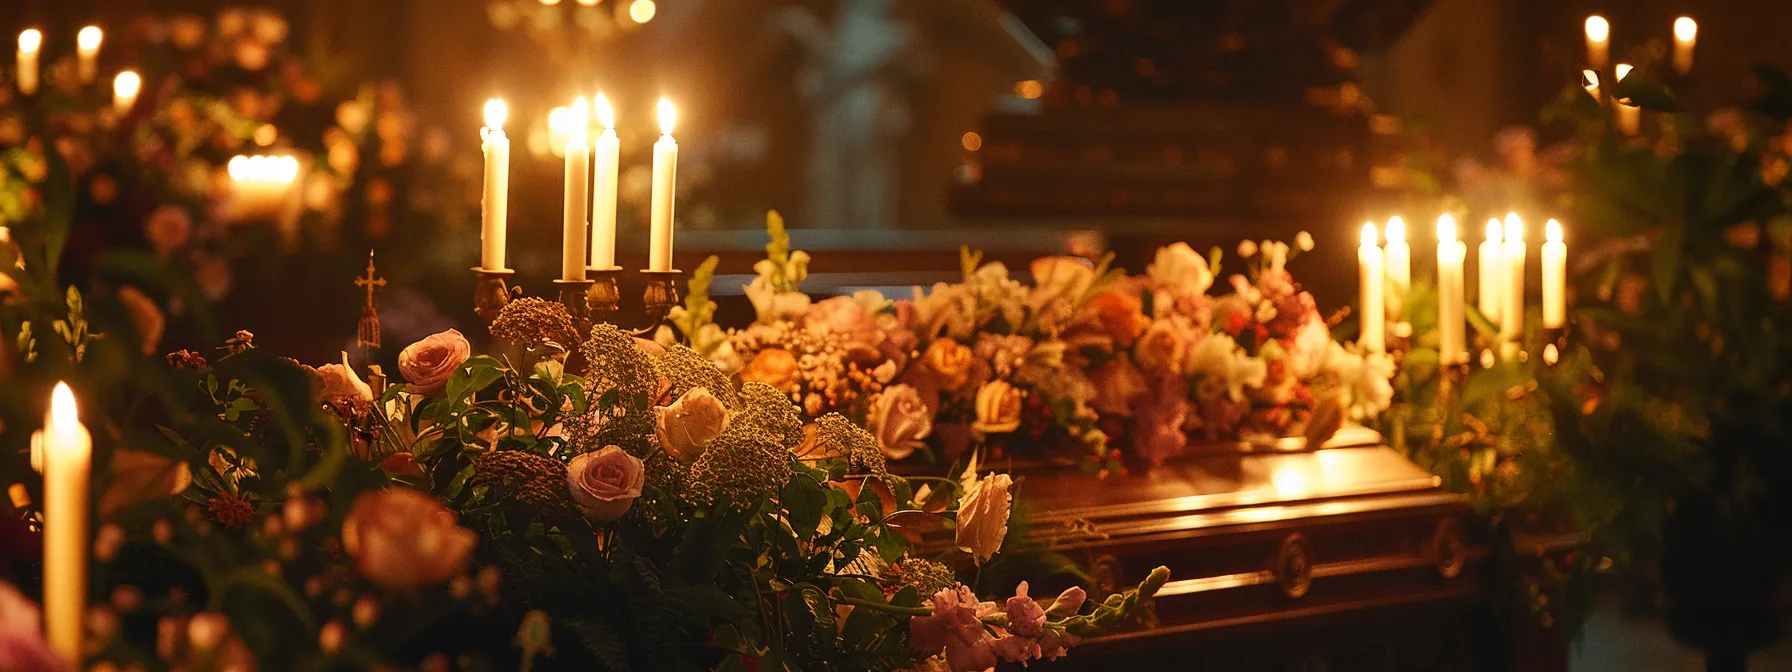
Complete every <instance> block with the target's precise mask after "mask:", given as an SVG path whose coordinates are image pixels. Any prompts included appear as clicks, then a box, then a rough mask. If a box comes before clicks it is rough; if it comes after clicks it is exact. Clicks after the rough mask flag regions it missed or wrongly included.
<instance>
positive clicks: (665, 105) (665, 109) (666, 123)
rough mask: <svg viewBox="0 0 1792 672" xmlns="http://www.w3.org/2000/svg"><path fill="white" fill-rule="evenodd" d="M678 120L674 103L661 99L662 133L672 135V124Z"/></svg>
mask: <svg viewBox="0 0 1792 672" xmlns="http://www.w3.org/2000/svg"><path fill="white" fill-rule="evenodd" d="M677 120H678V112H677V111H676V110H673V109H672V101H670V100H667V99H665V98H661V99H660V132H661V133H664V134H666V135H671V134H672V124H673V122H676V121H677Z"/></svg>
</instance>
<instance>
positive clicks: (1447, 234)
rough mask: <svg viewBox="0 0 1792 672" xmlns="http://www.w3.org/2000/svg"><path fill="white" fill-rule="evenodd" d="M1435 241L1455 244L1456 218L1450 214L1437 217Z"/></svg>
mask: <svg viewBox="0 0 1792 672" xmlns="http://www.w3.org/2000/svg"><path fill="white" fill-rule="evenodd" d="M1437 241H1438V242H1440V243H1454V242H1456V218H1455V217H1451V216H1450V213H1447V212H1446V213H1444V214H1441V215H1438V216H1437Z"/></svg>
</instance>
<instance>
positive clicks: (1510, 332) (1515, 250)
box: [1500, 212, 1525, 349]
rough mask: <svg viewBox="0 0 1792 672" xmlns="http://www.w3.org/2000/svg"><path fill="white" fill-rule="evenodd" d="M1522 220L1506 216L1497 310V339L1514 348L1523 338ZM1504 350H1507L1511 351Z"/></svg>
mask: <svg viewBox="0 0 1792 672" xmlns="http://www.w3.org/2000/svg"><path fill="white" fill-rule="evenodd" d="M1524 258H1525V247H1524V221H1523V220H1520V219H1519V218H1518V213H1516V212H1514V213H1509V214H1507V215H1506V277H1505V280H1506V282H1507V285H1506V286H1507V289H1506V291H1505V298H1506V306H1505V308H1504V309H1503V310H1501V311H1500V318H1501V320H1500V340H1501V341H1504V342H1505V344H1506V345H1507V346H1511V348H1515V347H1516V345H1517V343H1518V341H1519V339H1521V338H1523V337H1524V261H1525V259H1524ZM1511 348H1507V349H1511Z"/></svg>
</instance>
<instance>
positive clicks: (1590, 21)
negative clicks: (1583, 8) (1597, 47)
mask: <svg viewBox="0 0 1792 672" xmlns="http://www.w3.org/2000/svg"><path fill="white" fill-rule="evenodd" d="M1611 36H1612V24H1610V23H1607V22H1606V20H1605V17H1603V16H1600V15H1598V14H1594V15H1592V16H1589V17H1587V39H1589V40H1592V41H1594V42H1604V41H1606V40H1607V39H1609V38H1610V37H1611Z"/></svg>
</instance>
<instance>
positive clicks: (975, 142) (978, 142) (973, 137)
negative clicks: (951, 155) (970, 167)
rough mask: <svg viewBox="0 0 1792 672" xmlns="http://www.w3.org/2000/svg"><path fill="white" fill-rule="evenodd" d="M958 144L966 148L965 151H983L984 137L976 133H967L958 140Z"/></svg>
mask: <svg viewBox="0 0 1792 672" xmlns="http://www.w3.org/2000/svg"><path fill="white" fill-rule="evenodd" d="M958 144H959V145H962V146H963V147H964V151H967V152H975V151H977V150H979V149H983V136H981V135H977V132H976V131H965V132H964V135H962V136H960V137H959V138H958Z"/></svg>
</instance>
